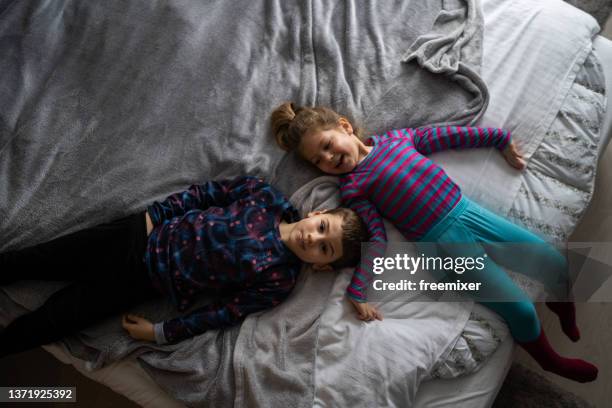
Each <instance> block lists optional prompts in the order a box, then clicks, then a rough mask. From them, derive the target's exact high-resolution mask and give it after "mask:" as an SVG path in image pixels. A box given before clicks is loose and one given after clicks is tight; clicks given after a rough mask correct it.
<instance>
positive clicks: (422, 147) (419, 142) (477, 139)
mask: <svg viewBox="0 0 612 408" xmlns="http://www.w3.org/2000/svg"><path fill="white" fill-rule="evenodd" d="M400 133H402V134H405V135H406V134H407V135H408V136H411V137H412V140H413V142H414V146H415V148H416V149H417V150H418V151H419V152H420V153H422V154H430V153H434V152H439V151H441V150H445V149H452V148H462V147H495V148H497V149H499V150H504V149H505V148H506V146H508V144H509V143H510V140H511V134H510V131H509V130H505V129H499V128H481V127H465V126H463V127H462V126H443V127H435V128H426V127H423V128H417V129H402V130H401V132H400Z"/></svg>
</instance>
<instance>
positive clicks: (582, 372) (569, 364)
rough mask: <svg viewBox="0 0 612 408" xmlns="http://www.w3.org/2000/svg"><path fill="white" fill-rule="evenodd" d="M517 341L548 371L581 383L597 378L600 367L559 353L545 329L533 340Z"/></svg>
mask: <svg viewBox="0 0 612 408" xmlns="http://www.w3.org/2000/svg"><path fill="white" fill-rule="evenodd" d="M517 343H518V344H519V345H520V346H521V347H522V348H524V349H525V351H527V353H529V354H530V355H531V357H533V358H534V359H535V360H536V361H537V362H538V364H539V365H540V367H542V368H543V369H544V370H546V371H550V372H551V373H555V374H557V375H560V376H561V377H565V378H568V379H570V380H574V381H578V382H581V383H585V382H590V381H594V380H595V379H596V378H597V373H598V369H597V367H595V366H594V365H593V364H591V363H588V362H586V361H584V360H580V359H577V358H565V357H562V356H560V355H559V354H557V352H556V351H555V350H553V348H552V346H551V345H550V343H549V342H548V339H547V338H546V334H545V333H544V330H541V331H540V335H539V336H538V338H537V339H535V340H533V341H530V342H525V343H523V342H519V341H517Z"/></svg>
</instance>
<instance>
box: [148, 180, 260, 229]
mask: <svg viewBox="0 0 612 408" xmlns="http://www.w3.org/2000/svg"><path fill="white" fill-rule="evenodd" d="M268 187H269V185H268V184H267V183H265V182H264V181H263V180H262V179H260V178H257V177H252V176H243V177H236V178H234V179H230V180H219V181H208V182H206V183H204V184H194V185H192V186H191V187H189V189H187V190H185V191H182V192H179V193H175V194H172V195H170V196H168V197H167V198H166V199H165V200H163V201H156V202H154V203H153V204H151V205H150V206H149V207H148V208H147V212H148V213H149V215H150V216H151V221H152V222H153V225H155V226H157V225H159V224H160V223H161V222H162V221H163V220H167V219H169V218H172V217H176V216H179V215H184V214H185V213H187V212H188V211H190V210H194V209H200V210H205V209H207V208H208V207H211V206H217V207H225V206H228V205H229V204H231V203H232V202H234V201H236V200H239V199H241V198H245V197H248V196H249V195H251V194H253V193H254V192H255V191H257V190H259V189H262V188H268Z"/></svg>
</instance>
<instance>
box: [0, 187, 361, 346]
mask: <svg viewBox="0 0 612 408" xmlns="http://www.w3.org/2000/svg"><path fill="white" fill-rule="evenodd" d="M366 240H367V230H366V228H365V226H364V224H363V223H362V222H361V220H360V218H359V217H358V216H357V214H356V213H354V212H352V211H351V210H347V209H342V208H340V209H336V210H331V211H316V212H313V213H310V214H308V217H307V218H304V219H302V220H300V219H299V215H298V212H297V211H296V209H295V208H294V207H293V206H292V205H291V204H290V203H289V201H288V200H287V199H286V198H285V197H284V196H283V195H282V194H281V193H280V192H279V191H277V190H276V189H274V188H273V187H272V186H270V185H269V184H267V183H265V182H263V180H261V179H258V178H255V177H238V178H235V179H233V180H223V181H218V182H214V181H210V182H207V183H205V184H202V185H193V186H191V187H190V188H189V189H188V190H186V191H184V192H181V193H176V194H173V195H171V196H169V197H168V198H167V199H166V200H164V201H162V202H155V203H153V204H152V205H151V206H149V207H148V208H147V211H145V212H144V213H138V214H135V215H132V216H129V217H126V218H123V219H120V220H116V221H113V222H111V223H108V224H102V225H99V226H97V227H93V228H91V229H87V230H84V231H79V232H76V233H74V234H70V235H67V236H64V237H60V238H58V239H56V240H53V241H50V242H47V243H43V244H40V245H37V246H34V247H30V248H25V249H23V250H20V251H12V252H7V253H4V254H0V271H2V272H1V273H0V285H3V284H7V283H10V282H13V281H17V280H21V279H40V280H73V281H77V282H75V283H72V284H71V285H69V286H67V287H65V288H63V289H61V290H59V291H58V292H56V293H54V294H53V295H52V296H51V297H50V298H49V299H48V300H47V301H46V302H45V304H44V305H43V306H41V307H40V308H39V309H37V310H35V311H33V312H31V313H28V314H26V315H24V316H21V317H19V318H17V319H15V320H14V321H13V322H11V323H10V324H9V325H8V326H7V328H6V329H5V330H4V331H3V332H2V333H0V356H4V355H8V354H12V353H16V352H20V351H24V350H27V349H30V348H33V347H35V346H38V345H41V344H46V343H50V342H52V341H56V340H59V339H60V338H62V337H64V336H65V335H66V334H69V333H70V332H73V331H76V330H79V329H82V328H84V327H87V326H89V325H91V324H92V323H94V322H96V321H98V320H100V319H102V318H104V317H108V316H109V315H113V314H115V313H117V312H120V311H122V310H125V309H126V308H128V307H130V306H133V305H135V304H138V303H141V302H143V301H145V300H148V299H151V298H154V297H156V296H159V295H160V294H163V295H166V296H169V297H170V299H171V301H172V302H173V303H174V304H175V305H176V306H177V308H178V310H179V311H181V312H182V311H185V310H186V309H187V308H188V307H189V306H190V305H191V304H192V303H193V300H194V298H195V297H196V296H197V294H198V292H201V291H203V290H206V289H212V290H215V291H218V292H222V291H223V292H224V296H223V297H222V300H220V301H217V302H213V303H212V304H209V305H206V306H204V307H202V308H199V309H197V310H195V311H193V312H192V313H190V314H188V315H186V316H182V317H179V318H176V319H171V320H168V321H165V322H159V323H157V324H155V325H154V324H152V323H150V322H148V321H147V320H146V319H142V318H139V317H136V316H131V315H128V316H125V317H124V318H123V326H124V327H125V328H126V330H128V332H129V333H130V335H132V336H133V337H135V338H137V339H142V340H150V341H156V342H157V343H160V344H163V343H175V342H178V341H181V340H183V339H186V338H188V337H191V336H194V335H197V334H199V333H203V332H204V331H206V330H209V329H216V328H222V327H227V326H230V325H233V324H236V323H238V322H239V321H241V320H242V319H243V318H244V317H245V316H246V315H248V314H250V313H253V312H256V311H259V310H263V309H266V308H270V307H273V306H275V305H277V304H278V303H280V302H281V301H282V300H283V299H285V298H286V297H287V295H288V294H289V293H290V291H291V290H292V288H293V286H294V285H295V283H296V280H297V274H298V272H299V270H300V266H301V262H306V263H311V264H313V268H314V269H315V270H332V269H333V268H339V267H344V266H349V265H355V264H356V263H357V262H358V261H359V257H360V247H361V242H362V241H366ZM34 333H35V335H32V334H34Z"/></svg>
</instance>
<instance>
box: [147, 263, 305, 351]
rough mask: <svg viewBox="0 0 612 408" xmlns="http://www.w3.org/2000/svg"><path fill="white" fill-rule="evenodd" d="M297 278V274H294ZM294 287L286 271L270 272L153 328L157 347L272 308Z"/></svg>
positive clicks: (236, 321) (293, 280)
mask: <svg viewBox="0 0 612 408" xmlns="http://www.w3.org/2000/svg"><path fill="white" fill-rule="evenodd" d="M295 275H297V273H296V274H295ZM293 286H295V279H293V278H291V277H290V276H289V275H288V274H287V271H286V270H280V269H270V270H269V271H268V272H267V273H266V274H265V275H264V276H263V277H262V279H260V280H259V282H257V283H255V284H253V285H252V286H250V287H248V288H246V289H244V290H241V291H239V292H236V293H234V294H232V295H231V296H227V297H224V298H222V299H221V300H219V301H216V302H213V303H210V304H208V305H206V306H204V307H201V308H199V309H196V310H194V311H193V312H191V313H189V314H187V315H185V316H181V317H177V318H175V319H171V320H166V321H165V322H161V323H156V324H155V325H154V331H155V341H156V342H157V343H158V344H166V343H177V342H179V341H181V340H185V339H188V338H190V337H193V336H196V335H198V334H202V333H204V332H205V331H207V330H214V329H220V328H225V327H230V326H233V325H235V324H237V323H239V322H241V321H242V320H243V319H244V318H245V317H246V316H247V315H249V314H251V313H255V312H259V311H261V310H265V309H269V308H272V307H274V306H276V305H278V304H279V303H280V302H281V301H282V300H284V299H285V298H286V297H287V296H288V295H289V293H290V292H291V289H292V288H293Z"/></svg>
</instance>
